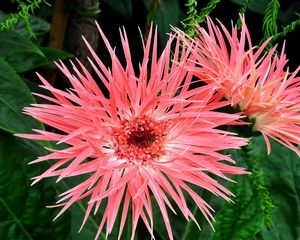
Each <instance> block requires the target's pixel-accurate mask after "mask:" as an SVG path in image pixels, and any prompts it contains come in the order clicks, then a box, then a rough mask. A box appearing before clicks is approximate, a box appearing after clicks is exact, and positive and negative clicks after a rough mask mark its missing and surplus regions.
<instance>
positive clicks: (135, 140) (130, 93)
mask: <svg viewBox="0 0 300 240" xmlns="http://www.w3.org/2000/svg"><path fill="white" fill-rule="evenodd" d="M99 31H100V34H101V36H102V38H103V40H104V42H105V45H106V47H107V49H108V51H109V54H110V56H111V62H112V63H111V69H108V68H107V67H105V66H104V64H103V62H102V61H101V60H100V59H99V57H98V56H97V55H96V53H95V52H94V51H93V49H92V48H91V47H90V45H89V44H88V43H87V42H86V44H87V47H88V48H89V50H90V52H91V54H92V56H93V58H94V62H93V61H91V60H90V63H91V64H92V66H93V68H94V70H95V73H96V74H97V75H98V77H99V80H100V81H101V84H102V88H100V87H98V86H97V84H96V82H95V81H94V79H93V77H92V76H91V74H90V73H89V72H88V71H87V70H86V68H85V67H84V66H83V65H82V64H81V63H80V62H79V61H78V64H79V66H80V69H78V68H77V67H76V66H75V65H74V64H73V70H74V72H75V75H73V74H72V73H70V71H69V70H68V69H67V68H66V66H65V65H64V64H63V63H59V64H57V66H58V68H59V69H60V70H61V71H62V72H63V73H64V74H65V75H66V76H67V78H68V79H69V80H70V83H71V84H72V86H73V89H72V90H66V91H62V90H59V89H56V88H54V87H52V86H51V85H50V84H49V83H48V82H47V81H46V80H45V79H43V78H42V77H41V76H39V78H40V79H41V81H42V82H43V84H44V85H43V86H42V87H43V88H45V89H47V90H49V91H50V92H51V93H52V94H53V96H54V97H48V96H45V95H41V94H36V95H38V96H40V97H42V98H44V99H46V100H48V101H50V102H52V103H50V104H33V106H32V107H28V108H26V109H25V113H26V114H28V115H30V116H32V117H34V118H36V119H38V120H40V121H42V122H44V123H45V124H47V125H49V126H51V127H53V128H56V129H58V130H59V132H58V133H53V132H49V131H42V130H34V131H35V132H36V133H37V134H19V136H21V137H24V138H29V139H36V140H48V141H55V142H57V143H58V144H59V143H66V144H68V145H69V147H68V148H66V149H64V150H55V149H50V151H51V153H50V154H48V155H46V156H43V157H39V158H38V159H37V160H35V161H33V162H32V163H37V162H42V161H49V160H51V162H53V164H52V166H51V167H50V168H49V169H48V170H47V171H45V172H44V173H43V174H41V175H40V176H37V177H35V181H34V183H36V182H37V181H40V180H41V179H43V178H48V177H53V176H58V181H59V180H62V179H64V178H68V177H72V176H76V175H82V174H88V175H87V179H86V180H85V181H84V182H82V183H80V184H79V185H78V186H74V187H73V188H72V189H70V190H68V191H67V192H65V193H63V194H62V196H61V197H62V198H61V199H60V200H59V201H58V205H57V206H63V208H62V209H61V211H60V213H59V214H58V216H59V215H61V214H62V213H63V212H64V211H66V209H68V208H69V207H70V205H72V204H73V203H74V202H76V201H79V200H81V199H83V198H88V199H89V201H88V206H87V210H86V214H85V218H84V220H83V224H84V223H85V222H86V220H87V218H88V216H89V215H90V214H91V212H92V210H93V211H95V212H97V210H98V209H99V206H100V204H104V203H103V200H104V199H107V201H106V206H105V211H104V214H103V216H102V220H101V222H100V227H99V230H98V233H97V236H96V238H97V237H98V235H99V234H100V232H101V231H102V229H103V227H104V225H106V234H109V233H111V231H112V229H113V226H114V224H115V221H116V217H117V214H118V212H119V211H121V212H120V213H121V222H120V230H119V238H120V236H121V234H122V231H123V227H124V224H125V221H126V218H127V213H128V211H129V206H130V203H131V211H132V239H133V238H134V234H135V229H136V227H137V223H138V220H139V218H141V219H142V220H143V222H144V223H145V225H146V227H147V229H148V230H149V232H150V234H151V236H152V237H154V236H153V216H152V204H151V201H152V200H153V199H155V200H156V201H157V203H158V206H159V208H160V211H161V214H162V217H163V220H164V222H165V225H166V228H167V231H168V235H169V238H170V239H173V237H172V231H171V225H170V221H169V218H168V213H167V207H169V208H170V209H171V210H172V211H174V209H173V207H172V205H171V202H170V199H172V200H173V201H174V203H175V204H177V205H178V207H179V209H180V210H181V212H182V214H183V215H184V216H185V217H186V219H192V220H193V221H194V222H196V223H197V220H196V219H195V218H194V216H193V214H192V212H191V211H190V210H189V208H188V206H187V203H186V200H185V197H184V192H187V193H188V194H189V195H190V196H191V198H192V199H193V200H194V202H195V203H196V204H197V206H198V207H199V209H200V210H201V211H202V213H203V214H204V216H205V217H206V219H207V220H208V221H209V222H210V221H211V219H212V215H211V212H210V211H211V210H212V209H211V207H210V206H209V205H208V204H207V203H206V202H205V201H204V200H203V199H202V198H201V197H200V196H198V195H197V193H196V192H195V191H194V190H192V188H191V187H190V186H189V184H188V183H192V184H194V185H196V186H199V187H200V188H203V189H206V190H208V191H211V192H212V193H214V194H215V195H218V196H221V197H222V198H224V199H226V200H229V198H228V197H229V196H230V195H232V194H231V192H230V191H228V190H227V189H226V188H224V187H223V186H222V185H221V184H219V183H218V182H217V181H216V180H214V179H213V178H211V177H210V176H209V175H207V173H211V174H214V175H216V176H219V177H221V178H224V179H228V178H227V177H226V176H225V174H244V173H245V171H244V170H243V169H242V168H238V167H235V166H233V165H232V164H229V165H227V164H225V162H226V161H228V162H230V163H233V162H234V161H233V160H232V159H231V158H230V157H229V156H225V155H223V154H221V153H219V152H218V151H219V150H224V149H229V148H239V147H240V146H242V145H245V144H246V142H247V140H245V139H242V138H238V137H236V136H234V135H233V134H231V133H229V132H227V131H224V130H220V129H217V128H218V127H219V126H221V125H223V124H232V123H235V122H236V121H237V120H238V119H239V118H240V117H239V116H238V115H233V114H225V113H220V112H214V111H212V110H214V109H218V108H220V107H223V106H225V105H227V104H228V103H226V102H220V101H219V100H220V98H219V97H218V96H217V95H215V94H214V89H213V88H212V85H209V86H204V87H201V88H198V89H192V88H191V87H190V84H191V80H192V74H191V73H189V74H188V73H187V72H186V68H185V65H186V64H190V65H191V64H192V63H188V62H187V61H186V59H187V57H188V52H187V51H186V50H185V49H180V46H179V40H177V42H175V43H174V37H173V36H170V39H169V41H168V42H167V44H166V47H165V49H164V50H163V52H162V54H161V55H160V57H159V58H158V59H157V33H156V31H155V33H154V34H152V30H150V33H149V37H148V40H147V42H146V45H145V46H144V57H143V60H142V62H141V64H140V67H139V74H138V75H137V74H136V73H135V70H134V67H133V65H132V61H131V56H130V50H129V44H128V40H127V37H126V33H125V31H121V32H120V35H121V41H122V46H123V51H124V55H125V60H126V67H125V68H124V67H123V66H122V64H121V63H120V61H119V60H118V58H117V56H116V54H115V51H114V50H113V49H112V48H111V46H110V44H109V42H108V40H107V39H106V37H105V36H104V34H103V32H102V31H101V29H100V28H99ZM153 35H154V37H153ZM151 42H153V47H152V50H151V45H152V44H151ZM173 43H174V44H175V45H176V46H175V48H174V54H173V57H172V60H173V61H170V60H171V45H172V44H173ZM179 53H180V54H179ZM150 55H151V59H149V58H150ZM170 62H171V63H170ZM150 63H151V66H149V64H150ZM224 161H225V162H224ZM121 203H123V204H121ZM121 205H122V206H121ZM121 209H122V210H121Z"/></svg>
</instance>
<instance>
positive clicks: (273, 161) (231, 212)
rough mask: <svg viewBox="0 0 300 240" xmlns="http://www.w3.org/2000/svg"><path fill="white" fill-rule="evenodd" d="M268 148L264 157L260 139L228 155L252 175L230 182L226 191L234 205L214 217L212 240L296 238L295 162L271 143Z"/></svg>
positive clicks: (299, 177)
mask: <svg viewBox="0 0 300 240" xmlns="http://www.w3.org/2000/svg"><path fill="white" fill-rule="evenodd" d="M271 145H272V151H271V154H270V155H268V154H267V152H266V146H265V143H264V139H263V138H262V137H255V138H253V143H252V144H250V146H248V147H247V149H244V150H242V151H241V150H234V151H233V150H231V151H230V152H231V154H232V157H233V158H234V159H236V160H237V161H238V162H240V164H241V163H244V162H245V161H246V162H247V163H248V166H250V169H249V170H252V171H253V174H252V175H249V176H236V177H235V178H234V180H235V181H236V182H237V184H236V185H235V186H232V184H231V185H230V187H229V188H230V189H231V190H232V191H233V193H234V194H235V195H236V198H234V199H233V200H234V201H235V204H231V203H226V204H225V205H224V206H223V208H222V210H221V211H219V212H218V213H217V215H216V223H215V229H216V231H215V233H214V234H213V237H212V239H214V240H219V239H222V240H226V239H230V240H235V239H236V240H240V239H247V240H248V239H257V238H258V239H267V240H279V239H287V240H292V239H297V237H298V236H299V234H300V227H299V226H300V209H299V203H300V198H299V196H300V187H299V186H298V184H297V183H298V182H299V181H300V162H299V158H298V156H297V155H296V154H295V153H294V152H292V151H291V150H289V149H287V148H285V147H284V146H282V145H280V144H278V143H276V142H274V141H272V142H271ZM262 174H263V176H264V178H263V177H262ZM270 197H271V198H272V200H271V202H270ZM270 214H271V215H273V218H272V221H270V219H269V216H270Z"/></svg>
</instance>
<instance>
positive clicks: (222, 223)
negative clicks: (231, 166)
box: [211, 149, 264, 240]
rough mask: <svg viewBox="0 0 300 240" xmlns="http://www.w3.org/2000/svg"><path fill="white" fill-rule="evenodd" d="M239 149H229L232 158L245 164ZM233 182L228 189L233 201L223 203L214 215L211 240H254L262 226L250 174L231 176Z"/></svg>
mask: <svg viewBox="0 0 300 240" xmlns="http://www.w3.org/2000/svg"><path fill="white" fill-rule="evenodd" d="M242 151H243V150H242V149H240V150H230V151H229V152H230V154H231V155H232V158H233V159H235V160H236V161H237V162H238V163H239V164H242V165H243V166H244V165H245V160H244V159H243V157H244V154H243V153H242ZM232 179H233V180H235V181H236V183H235V184H233V183H229V187H228V189H229V190H231V191H232V192H233V194H235V196H236V197H235V198H232V200H233V201H234V203H227V202H226V203H225V204H224V205H223V207H222V209H221V210H220V211H219V212H217V214H216V217H215V220H216V222H215V224H214V227H215V232H214V234H213V235H212V237H211V239H213V240H243V239H244V240H252V239H253V240H254V239H256V234H257V233H259V232H260V231H261V230H262V229H263V227H264V217H263V214H262V211H261V208H260V205H259V198H258V195H257V193H256V192H255V190H254V185H253V184H252V182H251V181H252V180H251V176H250V175H240V176H234V177H232Z"/></svg>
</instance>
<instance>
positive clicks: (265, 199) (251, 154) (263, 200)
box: [241, 141, 275, 228]
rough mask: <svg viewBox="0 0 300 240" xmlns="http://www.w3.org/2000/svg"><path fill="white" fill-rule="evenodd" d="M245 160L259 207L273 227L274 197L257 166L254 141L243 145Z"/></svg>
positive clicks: (269, 225) (267, 224) (268, 224)
mask: <svg viewBox="0 0 300 240" xmlns="http://www.w3.org/2000/svg"><path fill="white" fill-rule="evenodd" d="M241 153H242V156H243V159H244V161H245V162H246V164H247V168H248V171H249V172H251V173H252V174H251V180H252V183H253V185H254V188H255V190H256V193H257V195H258V200H259V207H260V210H261V212H262V214H263V217H264V220H265V224H266V226H267V227H268V228H271V226H272V224H273V223H272V222H273V209H274V207H275V206H274V205H273V203H272V198H271V195H270V192H269V189H268V188H267V187H266V184H265V180H264V173H263V171H262V170H258V168H257V163H258V162H257V154H256V148H255V145H254V143H253V142H252V141H250V143H249V144H248V145H247V146H245V147H243V151H241Z"/></svg>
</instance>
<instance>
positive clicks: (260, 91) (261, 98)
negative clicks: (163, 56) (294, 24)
mask: <svg viewBox="0 0 300 240" xmlns="http://www.w3.org/2000/svg"><path fill="white" fill-rule="evenodd" d="M241 21H242V29H241V31H238V29H237V27H236V26H232V30H231V32H229V30H227V29H226V27H225V26H224V25H223V24H222V23H220V22H219V24H218V25H216V24H214V23H213V21H212V20H211V19H210V18H208V19H207V26H208V31H206V30H205V29H204V28H202V27H199V28H198V37H197V39H196V40H194V41H193V50H192V52H193V59H196V60H193V61H194V62H196V64H197V65H196V66H192V67H190V68H189V70H190V71H191V72H193V73H194V74H195V75H196V76H197V77H199V78H200V79H202V80H204V81H205V82H207V83H213V84H217V85H218V88H219V90H218V91H219V94H220V96H221V97H222V96H223V97H226V98H227V99H228V100H229V101H230V102H231V105H232V106H234V107H238V108H239V110H240V111H242V112H243V113H244V114H245V115H246V116H247V117H248V118H249V119H250V120H252V121H253V122H254V124H253V130H254V131H259V132H261V133H262V135H263V136H264V139H265V141H266V144H267V148H268V152H269V153H270V151H271V147H270V142H269V140H268V138H272V139H274V140H275V141H277V142H279V143H281V144H283V145H284V146H286V147H288V148H290V149H292V150H293V151H295V152H296V153H297V154H298V155H300V150H299V149H298V148H297V147H296V146H295V145H299V144H300V114H299V109H300V77H299V76H297V74H298V72H299V70H300V66H299V67H298V68H297V69H296V70H295V71H294V72H289V70H288V68H287V67H286V63H287V59H286V56H285V53H284V46H283V48H282V51H281V53H280V54H279V55H278V54H277V53H276V50H277V46H275V47H273V48H272V49H270V50H269V51H267V53H265V52H266V46H267V44H268V43H269V41H270V39H268V40H267V41H265V42H264V43H263V44H262V45H261V46H260V47H258V46H253V45H252V42H251V37H250V33H249V31H248V28H247V26H246V23H245V20H244V18H243V17H241ZM180 34H181V36H182V39H183V40H184V41H185V43H186V44H188V45H190V44H191V40H188V39H187V38H186V36H184V34H183V33H180Z"/></svg>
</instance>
